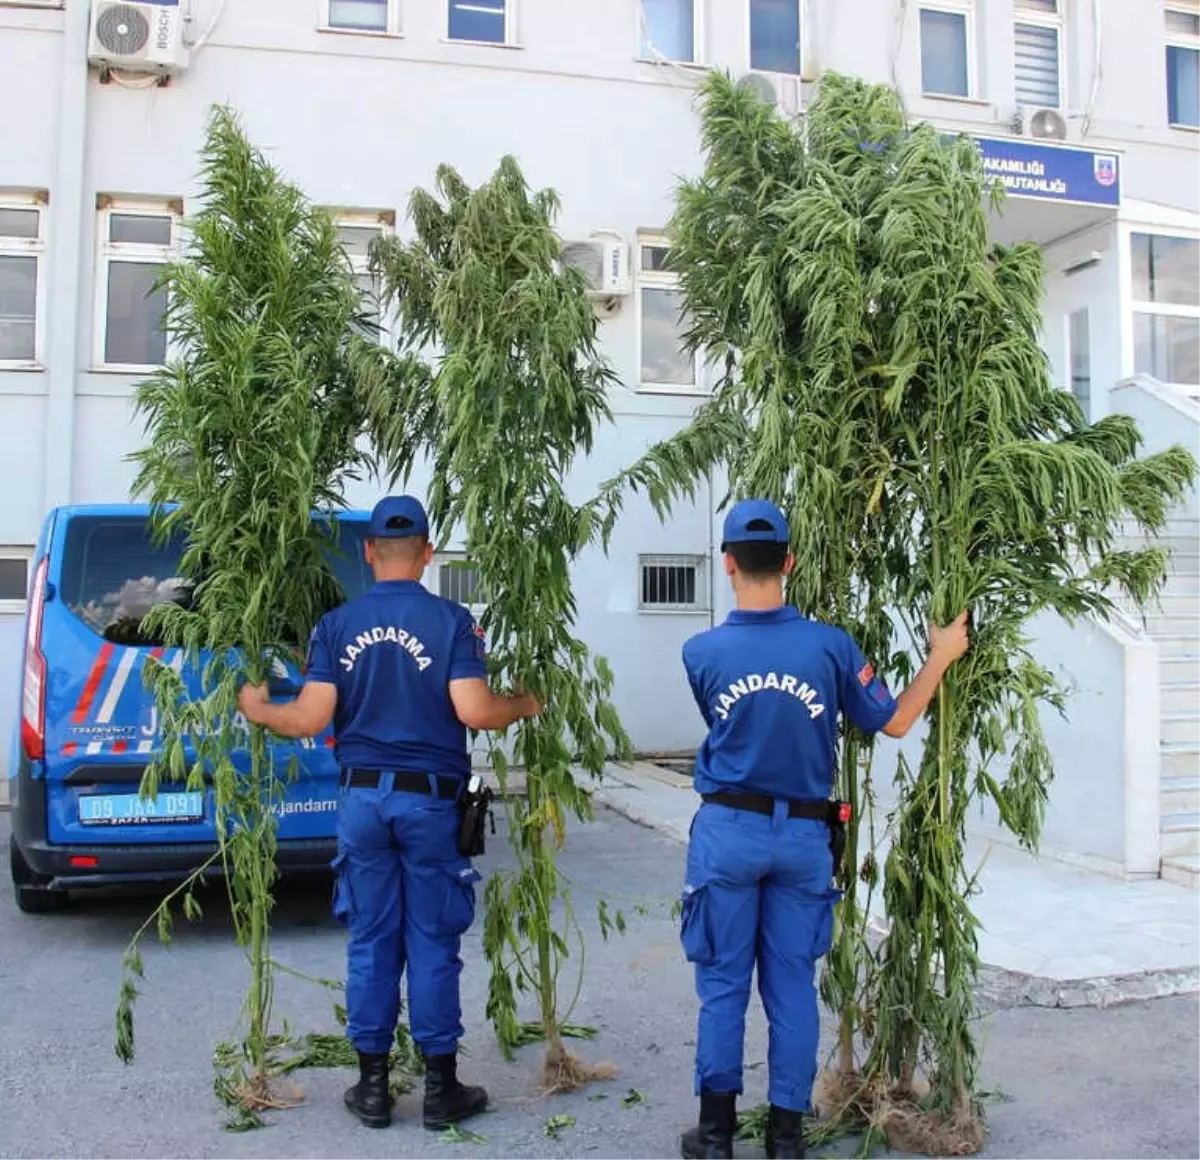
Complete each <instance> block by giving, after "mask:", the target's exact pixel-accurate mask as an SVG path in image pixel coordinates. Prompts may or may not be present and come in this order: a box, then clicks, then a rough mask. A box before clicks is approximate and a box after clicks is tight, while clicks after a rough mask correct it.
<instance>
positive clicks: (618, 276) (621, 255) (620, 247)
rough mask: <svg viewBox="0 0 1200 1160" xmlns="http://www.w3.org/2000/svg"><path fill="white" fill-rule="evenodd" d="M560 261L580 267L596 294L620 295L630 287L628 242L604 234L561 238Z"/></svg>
mask: <svg viewBox="0 0 1200 1160" xmlns="http://www.w3.org/2000/svg"><path fill="white" fill-rule="evenodd" d="M562 253H563V262H564V264H566V265H568V266H574V267H575V269H577V270H581V271H582V272H583V274H584V276H585V277H586V278H587V281H588V287H589V289H590V291H591V293H592V294H593V295H595V296H596V297H597V298H617V297H624V296H625V295H627V294H630V293H632V291H633V279H632V278H631V277H630V273H629V245H628V243H626V242H624V241H620V240H617V239H608V238H589V239H588V240H587V241H578V242H563V250H562Z"/></svg>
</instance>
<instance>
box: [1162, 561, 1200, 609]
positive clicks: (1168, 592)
mask: <svg viewBox="0 0 1200 1160" xmlns="http://www.w3.org/2000/svg"><path fill="white" fill-rule="evenodd" d="M1162 594H1163V595H1164V596H1190V597H1191V599H1192V600H1194V601H1200V567H1197V568H1193V569H1192V570H1191V571H1190V572H1178V571H1175V570H1172V569H1169V570H1168V571H1167V579H1166V582H1165V583H1164V584H1163V589H1162Z"/></svg>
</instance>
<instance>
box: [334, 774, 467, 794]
mask: <svg viewBox="0 0 1200 1160" xmlns="http://www.w3.org/2000/svg"><path fill="white" fill-rule="evenodd" d="M388 774H390V775H391V778H392V789H394V790H399V791H400V792H401V793H423V794H425V795H426V796H430V795H432V796H433V797H436V798H445V799H447V800H448V801H454V800H456V799H457V797H458V791H459V790H460V789H461V788H462V778H460V777H451V776H449V775H447V774H441V773H435V774H433V775H432V777H431V775H430V774H428V773H416V772H415V771H412V770H407V769H395V770H383V769H343V770H342V781H341V784H342V786H343V787H344V788H348V789H376V788H377V787H378V785H379V782H380V780H381V779H382V778H383V777H385V776H387V775H388ZM431 781H432V784H433V788H432V789H431V786H430V782H431Z"/></svg>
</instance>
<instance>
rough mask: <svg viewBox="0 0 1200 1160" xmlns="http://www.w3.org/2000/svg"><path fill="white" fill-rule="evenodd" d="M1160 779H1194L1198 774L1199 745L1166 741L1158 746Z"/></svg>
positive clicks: (1199, 769)
mask: <svg viewBox="0 0 1200 1160" xmlns="http://www.w3.org/2000/svg"><path fill="white" fill-rule="evenodd" d="M1159 753H1160V758H1159V776H1160V777H1195V776H1196V775H1197V774H1198V773H1200V745H1187V744H1181V743H1179V742H1172V741H1167V742H1163V743H1162V744H1161V745H1160V746H1159Z"/></svg>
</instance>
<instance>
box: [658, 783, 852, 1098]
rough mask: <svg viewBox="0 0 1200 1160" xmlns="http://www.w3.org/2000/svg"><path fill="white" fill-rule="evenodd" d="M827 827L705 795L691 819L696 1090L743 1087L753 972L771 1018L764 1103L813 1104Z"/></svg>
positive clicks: (689, 914) (778, 806) (828, 914)
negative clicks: (715, 800) (708, 799)
mask: <svg viewBox="0 0 1200 1160" xmlns="http://www.w3.org/2000/svg"><path fill="white" fill-rule="evenodd" d="M832 877H833V856H832V854H831V853H830V850H829V829H828V827H827V826H826V825H825V824H824V823H823V822H818V821H813V820H812V819H809V818H789V817H788V816H787V803H786V802H776V803H775V813H774V816H772V817H768V816H767V815H765V814H756V813H751V812H750V811H747V810H736V809H731V808H730V807H728V806H723V805H716V804H714V803H705V804H704V805H702V806H701V807H700V809H699V811H698V812H697V814H696V816H695V818H694V819H693V821H692V832H691V839H690V841H689V844H688V857H687V884H686V886H685V888H684V893H683V915H682V923H681V938H682V942H683V949H684V953H685V954H686V955H687V958H688V960H689V962H692V963H694V964H695V966H696V993H697V995H698V997H699V999H700V1020H699V1031H698V1035H697V1040H696V1094H697V1095H699V1094H700V1093H701V1091H710V1092H738V1093H740V1092H741V1091H742V1052H743V1046H744V1040H745V1032H746V1007H747V1005H748V1003H749V1002H750V981H751V977H752V975H753V973H754V969H755V967H756V966H757V968H758V990H759V994H760V995H761V996H762V1003H763V1007H764V1009H765V1010H766V1014H767V1023H768V1026H769V1039H768V1053H767V1066H768V1070H769V1089H768V1090H769V1098H770V1101H771V1103H773V1104H776V1105H777V1106H779V1107H781V1108H787V1109H789V1110H791V1111H794V1112H807V1111H809V1110H811V1107H812V1087H813V1080H814V1078H815V1076H816V1070H817V1031H818V1023H817V994H816V987H815V983H814V974H815V970H816V964H817V960H818V959H819V958H820V957H821V956H822V955H824V954H825V953H826V951H828V950H829V947H830V942H831V938H832V931H833V905H834V903H835V902H836V901H837V899H838V898H839V897H840V893H839V892H838V891H836V890H831V889H830V882H831V880H832Z"/></svg>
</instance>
